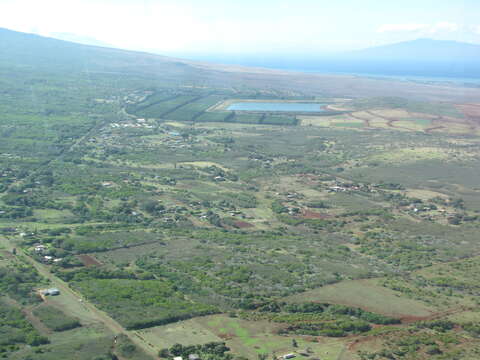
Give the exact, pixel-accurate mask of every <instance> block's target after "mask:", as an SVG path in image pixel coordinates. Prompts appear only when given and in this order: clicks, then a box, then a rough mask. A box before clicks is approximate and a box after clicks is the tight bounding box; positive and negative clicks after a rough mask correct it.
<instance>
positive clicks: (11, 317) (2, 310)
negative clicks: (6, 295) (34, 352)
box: [0, 299, 48, 358]
mask: <svg viewBox="0 0 480 360" xmlns="http://www.w3.org/2000/svg"><path fill="white" fill-rule="evenodd" d="M0 305H1V306H0V335H1V336H0V357H3V358H7V356H8V355H9V353H10V352H12V351H15V350H17V349H18V348H19V345H20V344H28V345H31V346H39V345H42V344H47V343H48V339H47V338H46V337H44V336H41V335H40V334H39V333H38V331H36V330H35V329H34V328H33V326H32V325H31V324H30V323H29V322H28V321H27V320H26V319H25V317H24V315H23V314H22V313H21V311H20V310H18V309H16V308H14V307H13V306H11V305H9V304H7V303H5V302H4V301H3V300H1V299H0Z"/></svg>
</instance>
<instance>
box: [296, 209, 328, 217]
mask: <svg viewBox="0 0 480 360" xmlns="http://www.w3.org/2000/svg"><path fill="white" fill-rule="evenodd" d="M302 217H303V218H304V219H328V218H329V217H330V215H327V214H320V213H317V212H314V211H311V210H307V209H303V210H302Z"/></svg>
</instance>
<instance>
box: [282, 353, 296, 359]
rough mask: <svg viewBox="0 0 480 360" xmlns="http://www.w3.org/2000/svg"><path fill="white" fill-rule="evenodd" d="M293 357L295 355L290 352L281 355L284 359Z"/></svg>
mask: <svg viewBox="0 0 480 360" xmlns="http://www.w3.org/2000/svg"><path fill="white" fill-rule="evenodd" d="M294 357H295V354H292V353H290V354H285V355H283V356H282V358H283V359H284V360H286V359H293V358H294Z"/></svg>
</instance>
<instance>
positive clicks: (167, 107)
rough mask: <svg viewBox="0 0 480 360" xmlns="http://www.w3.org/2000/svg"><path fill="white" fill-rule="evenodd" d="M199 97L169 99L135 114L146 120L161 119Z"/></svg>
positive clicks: (188, 96) (184, 96)
mask: <svg viewBox="0 0 480 360" xmlns="http://www.w3.org/2000/svg"><path fill="white" fill-rule="evenodd" d="M197 98H198V97H197V96H194V95H181V96H177V97H175V98H174V99H167V100H165V101H161V102H158V103H155V104H152V105H151V106H148V107H146V108H143V109H140V110H139V111H138V110H137V111H136V112H135V114H136V115H137V116H141V117H145V118H157V119H158V118H160V117H162V116H165V115H167V114H169V113H171V112H173V111H175V110H176V109H179V108H180V107H182V106H184V105H187V104H188V103H190V102H193V101H195V99H197Z"/></svg>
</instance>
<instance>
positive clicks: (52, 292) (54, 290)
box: [42, 288, 60, 296]
mask: <svg viewBox="0 0 480 360" xmlns="http://www.w3.org/2000/svg"><path fill="white" fill-rule="evenodd" d="M42 294H43V295H45V296H48V295H50V296H56V295H60V290H58V289H57V288H50V289H46V290H43V291H42Z"/></svg>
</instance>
